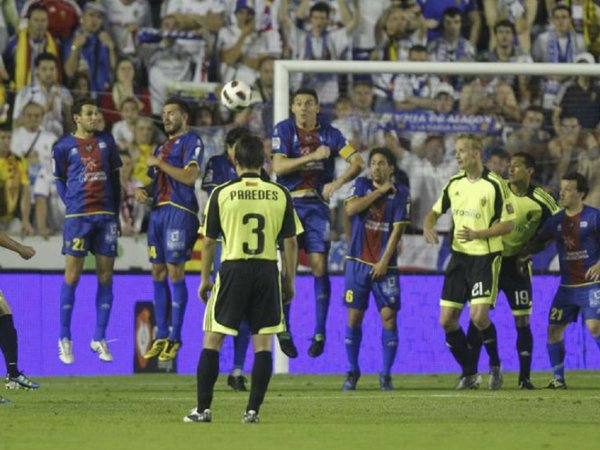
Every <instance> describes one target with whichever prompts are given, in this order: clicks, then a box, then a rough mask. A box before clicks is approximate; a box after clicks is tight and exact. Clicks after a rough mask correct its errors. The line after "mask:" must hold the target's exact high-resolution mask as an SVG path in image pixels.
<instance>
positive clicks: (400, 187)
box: [394, 182, 410, 197]
mask: <svg viewBox="0 0 600 450" xmlns="http://www.w3.org/2000/svg"><path fill="white" fill-rule="evenodd" d="M394 187H395V188H396V192H398V194H400V195H402V196H404V197H409V196H410V189H409V187H408V186H407V185H406V184H404V183H400V182H396V183H394Z"/></svg>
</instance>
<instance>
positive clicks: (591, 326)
mask: <svg viewBox="0 0 600 450" xmlns="http://www.w3.org/2000/svg"><path fill="white" fill-rule="evenodd" d="M585 325H586V326H587V329H588V330H589V332H590V334H591V335H592V338H593V339H594V342H596V345H597V346H598V349H600V320H598V319H588V320H586V321H585Z"/></svg>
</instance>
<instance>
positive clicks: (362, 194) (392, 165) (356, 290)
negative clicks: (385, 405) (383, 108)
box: [342, 148, 410, 391]
mask: <svg viewBox="0 0 600 450" xmlns="http://www.w3.org/2000/svg"><path fill="white" fill-rule="evenodd" d="M395 169H396V159H395V158H394V154H393V153H392V151H391V150H390V149H389V148H374V149H373V150H371V152H370V153H369V170H370V173H371V178H366V177H360V178H357V179H356V180H354V189H353V192H352V194H350V197H348V199H347V200H346V203H345V205H344V208H345V210H346V213H347V214H348V216H350V217H351V219H352V233H351V238H350V248H349V249H348V254H347V256H346V277H345V278H346V281H345V288H344V292H345V294H344V300H345V304H346V306H347V307H348V325H347V326H346V339H345V341H346V354H347V356H348V364H349V366H350V370H349V371H348V375H347V377H346V381H345V382H344V384H343V386H342V389H343V390H345V391H353V390H355V389H356V383H357V382H358V379H359V378H360V368H359V365H358V353H359V350H360V342H361V339H362V321H363V318H364V315H365V311H366V309H367V306H368V304H369V295H370V294H371V292H372V293H373V296H374V298H375V304H376V305H377V309H378V310H379V314H380V315H381V321H382V324H383V331H382V333H381V347H382V350H383V369H382V371H381V373H380V374H379V387H380V389H381V390H384V391H390V390H392V389H393V386H392V378H391V375H390V373H391V369H392V365H393V364H394V359H395V358H396V351H397V349H398V329H397V325H396V316H397V314H398V310H399V309H400V284H399V279H398V268H397V267H396V261H397V254H396V248H397V247H398V243H399V242H400V238H401V237H402V232H403V231H404V228H405V227H406V225H407V224H409V223H410V195H409V191H408V188H407V187H406V186H405V185H403V184H400V183H398V182H396V181H395V180H394V171H395Z"/></svg>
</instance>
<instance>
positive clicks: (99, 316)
mask: <svg viewBox="0 0 600 450" xmlns="http://www.w3.org/2000/svg"><path fill="white" fill-rule="evenodd" d="M114 266H115V258H114V257H113V256H106V255H100V254H96V274H97V276H98V288H97V291H96V330H95V331H94V338H93V339H92V342H91V343H90V348H91V349H92V351H94V352H96V353H97V354H98V358H99V359H100V361H104V362H112V360H113V357H112V354H111V353H110V350H109V348H108V344H107V342H106V328H107V327H108V321H109V319H110V312H111V310H112V304H113V299H114V295H113V286H112V276H113V271H114Z"/></svg>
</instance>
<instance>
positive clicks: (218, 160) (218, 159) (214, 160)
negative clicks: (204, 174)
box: [207, 154, 229, 167]
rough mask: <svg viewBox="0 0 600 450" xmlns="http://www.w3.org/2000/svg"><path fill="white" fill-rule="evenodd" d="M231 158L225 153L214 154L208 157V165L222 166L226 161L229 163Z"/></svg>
mask: <svg viewBox="0 0 600 450" xmlns="http://www.w3.org/2000/svg"><path fill="white" fill-rule="evenodd" d="M228 162H229V160H228V159H227V155H225V154H221V155H214V156H211V157H210V158H209V159H208V163H207V164H208V165H210V166H212V167H217V166H221V165H223V164H225V163H228Z"/></svg>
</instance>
